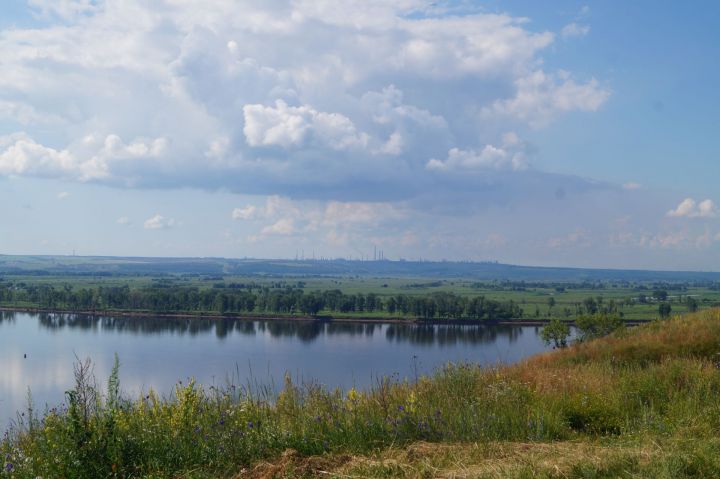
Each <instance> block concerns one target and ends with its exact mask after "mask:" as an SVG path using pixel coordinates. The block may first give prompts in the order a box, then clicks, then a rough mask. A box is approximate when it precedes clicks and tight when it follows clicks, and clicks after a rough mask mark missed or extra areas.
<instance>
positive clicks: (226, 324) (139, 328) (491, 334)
mask: <svg viewBox="0 0 720 479" xmlns="http://www.w3.org/2000/svg"><path fill="white" fill-rule="evenodd" d="M29 316H30V317H36V318H37V319H38V322H39V324H40V325H41V326H42V327H43V328H45V329H48V330H52V331H59V330H63V329H66V328H67V329H71V330H81V331H101V330H102V331H106V332H119V333H127V334H134V335H143V336H147V335H160V334H173V335H180V336H183V335H189V336H196V335H198V334H208V335H214V336H216V337H217V338H219V339H224V338H226V337H228V336H229V335H230V334H233V333H236V334H239V335H243V336H255V335H257V334H267V335H269V336H270V337H272V338H289V339H297V340H299V341H301V342H303V343H312V342H314V341H316V340H317V339H318V338H319V337H321V336H347V337H348V338H353V337H360V336H368V337H371V336H374V335H375V333H381V334H382V333H384V337H385V338H386V339H387V341H388V342H391V343H410V344H414V345H428V346H431V345H439V346H447V345H455V344H469V345H477V344H489V343H495V342H496V341H497V340H498V338H505V339H506V340H507V341H508V342H509V343H511V344H512V343H515V342H516V341H517V340H518V338H519V337H520V336H521V335H522V332H523V329H524V328H523V327H522V326H514V325H483V324H479V325H478V324H468V325H462V324H415V323H408V324H399V323H394V324H379V323H351V322H327V321H294V320H244V319H233V318H222V319H203V318H166V317H162V318H159V317H134V316H92V315H83V314H58V313H37V314H29ZM14 318H15V316H14V313H3V314H2V315H1V316H0V321H14ZM525 328H527V327H525Z"/></svg>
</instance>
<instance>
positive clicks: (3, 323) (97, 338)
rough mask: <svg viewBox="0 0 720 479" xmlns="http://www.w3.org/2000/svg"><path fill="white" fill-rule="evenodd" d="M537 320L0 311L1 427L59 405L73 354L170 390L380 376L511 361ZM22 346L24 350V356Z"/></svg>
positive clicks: (525, 347) (522, 353) (529, 348)
mask: <svg viewBox="0 0 720 479" xmlns="http://www.w3.org/2000/svg"><path fill="white" fill-rule="evenodd" d="M538 330H539V328H537V327H535V326H470V325H467V326H454V325H412V324H407V325H405V324H348V323H320V322H299V321H240V320H198V319H192V320H185V319H182V320H179V319H166V318H152V317H147V318H115V317H88V316H78V315H56V314H41V315H31V314H25V313H0V430H1V429H4V428H5V426H7V425H8V421H9V419H10V418H11V417H14V415H15V413H16V411H18V410H20V409H24V408H25V406H26V404H27V399H26V398H27V391H28V389H30V390H31V391H32V396H33V400H34V402H35V405H36V409H43V408H44V406H45V405H50V406H57V405H59V404H60V403H62V401H63V395H64V391H65V390H67V389H69V388H70V387H72V384H73V377H72V374H73V373H72V369H73V368H72V366H73V362H74V361H75V357H76V356H77V357H78V358H88V357H89V358H91V359H92V361H93V363H94V365H95V375H96V376H97V378H98V380H99V382H100V383H101V384H104V383H105V381H106V379H107V376H108V375H109V373H110V370H111V368H112V364H113V357H114V354H115V353H117V354H118V355H119V357H120V363H121V367H120V382H121V385H122V389H123V391H124V392H126V393H132V394H139V393H140V392H141V391H147V390H148V389H149V388H151V387H152V388H154V389H155V390H158V391H159V392H161V393H163V394H167V393H169V392H170V391H171V390H172V388H173V385H174V384H175V383H176V382H177V381H178V380H187V379H188V378H189V377H194V378H195V379H196V380H197V381H198V382H200V383H202V384H205V385H210V384H215V385H225V384H227V382H228V380H232V381H233V382H234V383H235V384H239V383H241V384H246V383H247V381H248V379H249V378H252V381H253V382H255V383H258V382H259V383H261V384H265V385H272V384H273V383H274V384H278V385H279V384H282V378H283V376H284V374H285V372H286V371H287V372H289V373H291V374H292V375H293V377H294V378H296V379H297V380H301V381H302V380H305V381H307V380H315V381H318V382H320V383H323V384H325V385H327V386H330V387H341V388H345V389H347V388H350V387H352V386H356V387H365V386H368V385H369V384H371V383H372V382H373V381H374V380H376V379H377V377H378V376H385V375H396V376H399V377H400V378H403V377H408V378H413V377H414V376H415V374H422V373H428V372H432V371H433V370H434V369H436V368H437V367H439V366H441V365H443V364H444V363H447V362H448V361H454V362H458V361H472V362H477V363H482V364H496V363H501V362H502V363H509V362H514V361H518V360H519V359H521V358H523V357H526V356H529V355H532V354H535V353H537V352H540V351H544V350H545V349H546V347H545V346H544V344H543V343H542V341H541V340H540V338H539V337H538ZM24 355H27V358H25V357H24Z"/></svg>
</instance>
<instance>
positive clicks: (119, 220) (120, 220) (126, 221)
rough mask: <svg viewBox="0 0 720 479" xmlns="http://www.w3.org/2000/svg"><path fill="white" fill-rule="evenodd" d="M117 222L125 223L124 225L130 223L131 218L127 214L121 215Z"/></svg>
mask: <svg viewBox="0 0 720 479" xmlns="http://www.w3.org/2000/svg"><path fill="white" fill-rule="evenodd" d="M115 222H116V223H117V224H119V225H123V226H125V225H129V224H130V218H128V217H127V216H121V217H120V218H118V219H117V220H116V221H115Z"/></svg>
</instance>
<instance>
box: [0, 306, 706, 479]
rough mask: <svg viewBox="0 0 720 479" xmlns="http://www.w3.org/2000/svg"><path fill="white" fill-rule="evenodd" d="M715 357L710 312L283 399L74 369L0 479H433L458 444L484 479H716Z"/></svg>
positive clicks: (10, 452)
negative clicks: (125, 383)
mask: <svg viewBox="0 0 720 479" xmlns="http://www.w3.org/2000/svg"><path fill="white" fill-rule="evenodd" d="M718 353H720V311H718V310H712V311H707V312H703V313H698V314H696V315H693V316H689V317H686V318H682V317H677V318H675V319H672V320H669V321H665V322H662V323H652V324H649V325H645V326H640V327H638V328H632V329H629V330H624V331H622V332H621V333H620V334H619V335H618V334H616V335H614V336H611V337H608V338H603V339H600V340H596V341H593V342H589V343H586V344H581V345H578V346H574V347H571V348H568V349H567V350H563V351H558V352H554V353H548V354H544V355H540V356H537V357H534V358H531V359H529V360H527V361H525V362H523V363H521V364H518V365H515V366H510V367H505V368H501V369H496V368H491V369H483V368H480V367H476V366H472V365H448V366H447V367H445V368H444V369H442V370H440V371H438V372H437V373H436V374H435V375H433V376H432V377H423V378H420V379H419V380H418V381H417V382H415V383H407V382H405V383H398V382H393V381H391V380H385V381H380V382H378V384H376V385H375V387H373V388H372V389H370V390H368V391H355V390H350V391H345V392H342V391H338V390H334V391H330V390H326V389H323V388H321V387H318V386H316V385H313V384H305V385H296V384H292V383H291V382H290V380H288V381H287V382H286V384H285V386H284V388H283V390H282V392H281V393H280V394H279V395H277V396H276V395H274V394H272V393H271V392H270V391H268V390H265V389H262V388H257V387H252V388H250V387H234V386H229V387H227V388H223V389H215V388H203V387H201V386H200V385H196V384H194V383H191V384H185V385H181V384H179V385H178V386H177V389H176V391H175V392H174V394H173V395H172V396H170V397H167V398H162V397H160V396H158V395H157V394H155V393H150V394H149V395H148V396H145V397H142V398H122V397H121V396H119V395H118V394H117V393H116V391H117V385H116V382H115V380H114V379H113V380H111V381H110V384H109V387H108V388H107V389H108V392H105V393H101V392H100V391H99V389H100V388H98V387H97V386H96V385H95V383H94V382H93V380H92V378H90V377H89V376H88V374H87V373H88V370H87V369H86V368H85V367H83V366H82V365H79V366H78V371H77V375H76V376H77V386H76V388H75V390H74V391H73V392H72V393H71V394H69V395H68V407H67V408H65V409H58V410H53V411H48V412H46V413H45V414H44V415H43V416H42V417H39V418H34V417H30V416H31V414H30V412H28V413H27V414H26V416H25V421H24V423H23V424H21V425H20V426H19V427H18V428H16V429H14V430H11V431H9V433H8V435H7V436H6V437H5V439H4V440H3V441H2V445H1V446H0V449H1V451H2V455H3V456H2V457H4V458H5V459H4V461H5V462H6V465H5V468H6V469H5V472H2V473H0V477H13V478H36V477H38V476H39V477H46V478H49V477H73V478H97V477H154V478H177V477H232V476H233V475H234V474H237V473H238V472H239V471H240V470H241V469H246V475H248V474H250V475H252V474H257V475H258V476H257V477H275V476H277V477H298V476H306V475H312V474H315V473H318V472H317V470H319V469H322V470H323V471H324V473H326V474H325V476H327V475H328V474H330V475H332V474H335V475H337V477H347V476H348V475H350V476H353V477H357V476H360V477H433V475H438V474H439V473H438V472H437V471H441V470H444V469H443V468H445V469H447V470H448V471H449V470H451V469H452V467H456V466H453V464H455V465H457V461H456V462H455V463H453V462H452V460H450V459H448V457H447V454H445V453H447V451H448V450H452V448H456V450H455V452H454V453H453V454H456V455H457V456H458V457H460V458H461V459H462V458H464V459H462V461H464V462H463V467H464V470H466V471H475V472H476V473H477V474H475V475H469V476H462V475H458V474H456V477H485V476H486V477H720V459H718V457H720V455H718V452H720V402H719V401H718V395H719V394H720V371H719V370H718V365H717V362H718ZM103 389H105V388H103ZM417 444H427V445H428V446H427V448H428V450H430V451H431V452H430V453H428V455H427V457H426V458H425V459H422V460H421V459H418V458H419V457H420V458H422V454H419V455H418V454H416V455H414V456H413V455H412V454H410V452H409V451H413V448H417V447H418V446H417ZM447 448H450V449H447ZM473 448H475V449H473ZM543 450H545V454H544V455H543V454H540V453H539V452H538V451H543ZM443 451H445V453H443ZM472 451H475V452H474V453H472V454H471V452H472ZM563 451H565V452H563ZM403 454H404V456H403ZM408 454H410V455H408ZM443 454H445V455H443ZM448 454H450V453H448ZM451 455H452V454H451ZM541 456H542V457H545V456H549V457H556V458H557V464H554V465H553V464H549V463H546V462H547V461H545V462H543V461H544V459H542V457H541ZM567 456H569V457H567ZM308 461H309V462H308ZM313 461H316V462H317V464H320V465H319V466H317V467H315V466H313V465H312V464H315V462H313ZM458 461H460V459H458ZM263 462H265V463H266V464H264V465H263ZM9 464H12V466H9ZM258 464H259V465H258ZM278 465H280V466H281V467H280V466H278ZM277 467H280V468H279V469H273V468H277ZM433 468H434V469H433ZM11 469H12V472H10V470H11ZM327 469H331V470H330V471H328V470H327ZM268 470H270V471H271V472H272V475H265V476H263V474H264V472H263V471H265V472H267V471H268ZM433 470H435V471H436V472H434V473H433V472H432V471H433ZM273 471H274V472H273ZM333 471H334V472H333ZM493 471H495V472H493ZM497 471H501V472H502V471H505V473H503V475H497ZM318 474H319V473H318ZM448 475H449V473H448ZM243 477H245V476H243Z"/></svg>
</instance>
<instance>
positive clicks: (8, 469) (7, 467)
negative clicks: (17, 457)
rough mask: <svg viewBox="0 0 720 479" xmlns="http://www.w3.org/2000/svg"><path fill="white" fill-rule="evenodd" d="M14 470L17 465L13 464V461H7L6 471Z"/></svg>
mask: <svg viewBox="0 0 720 479" xmlns="http://www.w3.org/2000/svg"><path fill="white" fill-rule="evenodd" d="M14 470H15V466H13V465H12V463H11V462H7V463H5V472H13V471H14Z"/></svg>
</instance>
